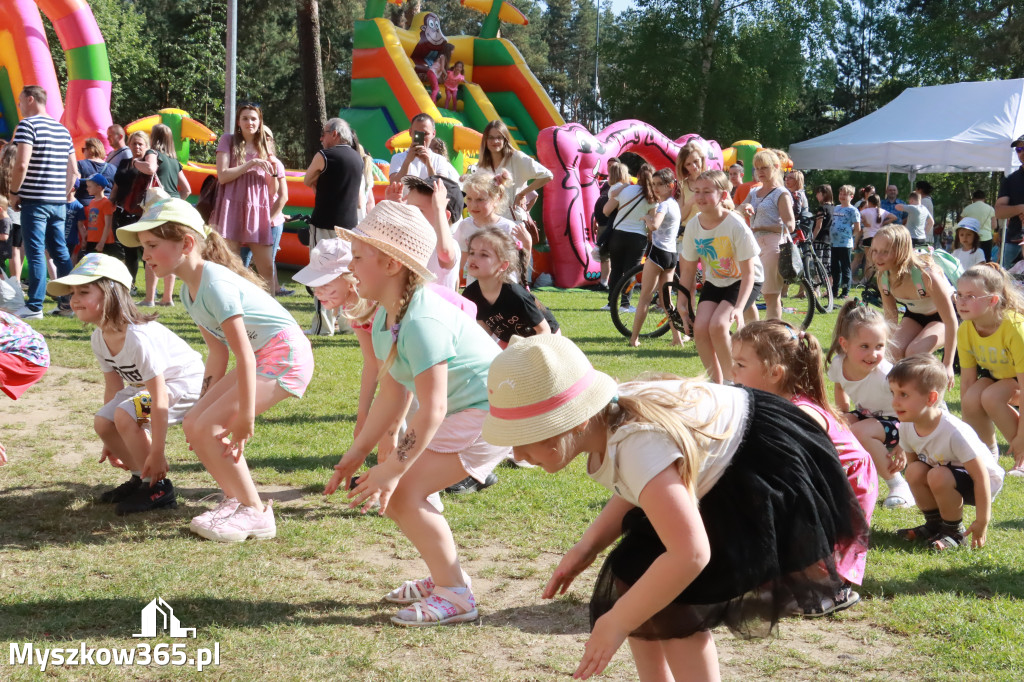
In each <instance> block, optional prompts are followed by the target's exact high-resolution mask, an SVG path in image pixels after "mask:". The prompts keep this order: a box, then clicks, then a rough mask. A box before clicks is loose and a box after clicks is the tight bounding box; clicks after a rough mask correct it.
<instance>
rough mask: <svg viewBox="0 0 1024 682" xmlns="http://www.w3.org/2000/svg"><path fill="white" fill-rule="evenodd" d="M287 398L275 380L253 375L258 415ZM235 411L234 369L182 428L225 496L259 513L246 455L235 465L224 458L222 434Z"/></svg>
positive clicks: (186, 416)
mask: <svg viewBox="0 0 1024 682" xmlns="http://www.w3.org/2000/svg"><path fill="white" fill-rule="evenodd" d="M289 395H290V394H289V393H288V392H287V391H285V390H284V389H283V388H281V386H280V385H278V383H277V381H276V380H274V379H271V378H268V377H262V376H259V375H256V415H257V416H258V415H260V414H262V413H264V412H266V411H267V410H268V409H270V408H271V407H272V406H274V405H275V404H277V403H279V402H281V401H282V400H284V399H285V398H287V397H288V396H289ZM237 412H238V375H237V374H236V370H231V371H230V372H228V373H227V374H226V375H225V376H224V378H223V379H221V380H220V381H218V382H217V383H216V384H214V386H213V388H211V389H210V390H209V391H208V392H207V393H206V395H204V396H203V397H202V398H201V399H200V400H199V402H197V403H196V404H195V406H194V407H193V408H192V409H191V410H189V412H188V414H187V415H185V421H184V423H183V424H182V427H183V429H184V431H185V438H186V439H187V440H188V442H189V445H190V446H191V448H192V449H193V450H194V451H195V453H196V455H197V456H198V457H199V461H200V462H202V464H203V466H204V467H206V470H207V471H208V472H210V475H211V476H213V479H214V480H215V481H217V485H219V486H220V488H221V490H223V491H224V495H225V496H226V497H233V498H235V499H236V500H238V501H239V502H240V503H242V504H244V505H245V506H247V507H255V508H256V509H259V510H261V511H262V510H263V503H262V502H261V501H260V496H259V493H258V492H256V484H255V483H253V481H252V475H251V474H250V473H249V467H248V465H247V464H246V462H245V456H244V455H243V456H242V457H239V459H238V461H237V462H236V461H234V459H233V458H231V457H225V456H224V447H225V444H224V441H223V440H222V434H223V433H224V432H225V431H226V430H227V428H228V426H229V425H230V424H231V421H232V420H233V419H234V417H235V414H236V413H237Z"/></svg>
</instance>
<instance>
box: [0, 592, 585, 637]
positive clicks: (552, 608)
mask: <svg viewBox="0 0 1024 682" xmlns="http://www.w3.org/2000/svg"><path fill="white" fill-rule="evenodd" d="M587 609H588V606H587V603H586V602H580V601H578V600H576V599H572V598H569V599H556V600H555V601H545V602H544V603H541V604H530V605H528V606H513V607H510V608H507V609H501V610H500V611H494V612H489V611H485V612H484V614H483V624H484V625H489V626H492V627H504V626H508V627H512V628H515V629H517V630H521V631H522V632H527V633H529V634H532V635H586V634H589V633H590V620H589V616H588V615H587V613H588V611H587ZM2 614H3V611H2V610H0V615H2Z"/></svg>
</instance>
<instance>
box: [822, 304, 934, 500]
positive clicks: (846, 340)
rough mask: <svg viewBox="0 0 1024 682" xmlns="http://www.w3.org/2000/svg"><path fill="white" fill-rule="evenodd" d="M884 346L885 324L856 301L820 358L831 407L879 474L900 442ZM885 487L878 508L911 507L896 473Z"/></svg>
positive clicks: (841, 312)
mask: <svg viewBox="0 0 1024 682" xmlns="http://www.w3.org/2000/svg"><path fill="white" fill-rule="evenodd" d="M888 345H889V324H888V323H887V322H886V321H885V318H884V317H883V316H882V314H881V313H879V312H878V311H877V310H875V309H874V308H871V307H869V306H868V305H867V304H865V303H863V302H861V301H860V300H859V299H856V298H855V299H853V300H852V301H847V302H846V303H845V304H844V305H843V307H842V308H841V309H840V310H839V317H838V318H837V319H836V327H835V331H834V332H833V335H832V345H831V347H830V348H829V349H828V355H827V356H826V358H825V362H826V363H828V365H829V367H828V378H829V379H831V380H832V382H833V383H834V384H835V403H836V409H837V410H839V412H840V413H842V414H843V416H844V418H845V419H846V422H847V423H848V424H849V425H850V430H851V431H853V435H855V436H857V440H859V441H860V444H861V445H863V446H864V449H865V450H867V451H868V454H869V455H871V459H872V461H874V463H875V469H876V470H878V471H879V472H880V473H881V474H883V475H884V474H885V473H886V472H888V471H889V470H890V467H891V463H892V457H891V455H890V451H891V450H892V449H893V448H894V447H896V446H897V445H899V442H900V432H899V428H900V420H899V419H898V418H897V417H896V410H894V409H893V407H892V391H890V390H889V380H888V378H887V377H888V375H889V370H891V369H892V362H890V361H889V359H888V357H887V355H888V353H887V348H888ZM833 358H834V360H833ZM885 484H886V485H887V486H889V495H888V496H887V497H886V498H885V502H884V503H883V506H885V507H886V508H887V509H893V508H902V507H912V506H914V495H913V493H911V492H910V486H909V485H907V482H906V480H905V479H904V478H903V475H902V474H901V473H899V472H896V473H894V474H892V475H891V476H890V478H888V479H886V481H885Z"/></svg>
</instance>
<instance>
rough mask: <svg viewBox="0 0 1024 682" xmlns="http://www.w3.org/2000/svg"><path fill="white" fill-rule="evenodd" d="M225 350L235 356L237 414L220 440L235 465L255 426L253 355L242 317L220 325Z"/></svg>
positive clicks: (254, 363) (254, 364)
mask: <svg viewBox="0 0 1024 682" xmlns="http://www.w3.org/2000/svg"><path fill="white" fill-rule="evenodd" d="M221 329H223V330H224V338H225V340H226V341H227V342H228V348H230V349H231V352H232V353H234V355H235V374H236V375H237V376H236V378H237V380H238V412H237V413H236V414H235V418H234V419H232V420H231V423H230V424H228V425H227V427H226V429H225V430H224V432H223V433H221V434H219V436H218V437H219V438H220V439H221V440H222V441H223V442H224V456H225V457H232V458H234V460H235V461H236V462H237V461H238V460H239V459H241V457H242V454H243V453H244V451H245V443H246V441H248V440H249V439H250V438H252V436H253V433H254V431H255V428H256V427H255V423H256V355H255V354H254V353H253V351H252V344H251V343H249V336H248V335H247V334H246V333H245V324H244V323H243V322H242V316H241V315H235V316H233V317H229V318H228V319H226V320H224V321H223V322H222V323H221Z"/></svg>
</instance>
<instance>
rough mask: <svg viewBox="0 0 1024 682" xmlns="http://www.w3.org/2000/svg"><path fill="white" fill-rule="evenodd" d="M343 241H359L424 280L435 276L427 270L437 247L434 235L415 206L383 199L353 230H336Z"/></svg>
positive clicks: (431, 279)
mask: <svg viewBox="0 0 1024 682" xmlns="http://www.w3.org/2000/svg"><path fill="white" fill-rule="evenodd" d="M337 233H338V236H339V237H341V238H342V239H344V240H346V241H353V240H357V241H361V242H363V243H365V244H369V245H370V246H372V247H373V248H375V249H377V250H378V251H383V252H384V253H386V254H387V255H389V256H391V257H392V258H394V259H395V260H397V261H398V262H399V263H401V264H402V265H404V266H405V267H407V268H409V269H410V270H412V271H413V272H415V273H416V274H417V275H419V276H420V277H422V278H423V279H424V280H426V281H427V282H433V281H434V280H435V279H437V278H436V277H435V276H434V273H432V272H430V270H428V269H427V263H428V262H430V256H431V255H433V253H434V249H436V248H437V235H436V234H435V233H434V228H433V227H431V225H430V223H428V222H427V219H426V218H424V217H423V214H422V213H420V210H419V209H418V208H415V207H413V206H409V205H408V204H402V203H399V202H397V201H382V202H380V203H379V204H377V205H376V206H374V207H373V210H372V211H370V213H369V215H367V216H366V218H364V219H363V222H361V223H359V225H358V226H357V227H356V228H355V229H353V230H345V229H339V230H337Z"/></svg>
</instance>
